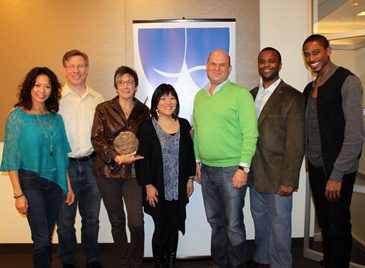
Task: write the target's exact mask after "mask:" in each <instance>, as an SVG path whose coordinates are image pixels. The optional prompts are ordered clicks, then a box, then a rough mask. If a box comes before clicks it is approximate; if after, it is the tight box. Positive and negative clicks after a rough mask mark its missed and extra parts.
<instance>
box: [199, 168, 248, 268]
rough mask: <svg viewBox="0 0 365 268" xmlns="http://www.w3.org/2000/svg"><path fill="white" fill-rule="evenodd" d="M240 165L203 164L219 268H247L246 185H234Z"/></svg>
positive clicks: (206, 203)
mask: <svg viewBox="0 0 365 268" xmlns="http://www.w3.org/2000/svg"><path fill="white" fill-rule="evenodd" d="M237 169H238V166H231V167H211V166H207V165H203V166H202V192H203V199H204V207H205V213H206V216H207V220H208V222H209V224H210V227H211V228H212V237H211V255H212V258H213V261H214V262H215V264H216V266H217V267H218V268H244V267H246V230H245V225H244V223H243V206H244V204H245V196H246V190H247V186H244V187H242V188H238V189H237V188H233V185H232V178H233V175H234V174H235V173H236V171H237Z"/></svg>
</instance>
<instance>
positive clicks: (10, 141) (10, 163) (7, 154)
mask: <svg viewBox="0 0 365 268" xmlns="http://www.w3.org/2000/svg"><path fill="white" fill-rule="evenodd" d="M19 109H20V108H19ZM21 122H22V120H21V118H20V117H19V115H18V112H16V110H15V111H12V112H11V113H10V114H9V116H8V119H7V120H6V127H5V139H4V148H3V156H2V161H1V168H0V170H1V171H11V170H18V169H19V168H20V166H21V164H20V162H21V160H22V154H21V153H20V152H19V151H20V149H19V145H20V143H19V142H20V135H21V132H22V131H21V125H22V124H21Z"/></svg>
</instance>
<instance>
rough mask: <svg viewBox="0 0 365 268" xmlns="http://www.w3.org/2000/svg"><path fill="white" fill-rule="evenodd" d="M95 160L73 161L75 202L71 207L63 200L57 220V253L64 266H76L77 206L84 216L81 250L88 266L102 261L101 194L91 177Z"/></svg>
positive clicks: (71, 173)
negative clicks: (100, 233)
mask: <svg viewBox="0 0 365 268" xmlns="http://www.w3.org/2000/svg"><path fill="white" fill-rule="evenodd" d="M94 161H95V157H93V158H91V159H89V160H87V161H85V162H76V161H70V166H69V168H68V174H69V177H70V182H71V186H72V190H73V192H74V194H75V202H74V203H73V204H72V205H71V206H68V205H67V204H65V203H64V201H65V200H66V199H65V198H66V197H64V198H63V200H62V204H61V208H60V213H59V215H58V219H57V226H58V227H57V234H58V241H59V242H58V243H59V247H58V253H59V256H60V260H61V263H62V264H75V265H76V264H77V259H76V257H75V253H76V251H77V249H78V245H77V240H76V230H75V227H74V225H75V217H76V211H77V205H78V206H79V213H80V216H81V224H82V227H81V247H82V254H83V257H84V260H85V262H86V263H88V262H92V261H95V260H97V259H98V258H99V244H98V235H99V212H100V200H101V197H100V192H99V189H98V186H97V184H96V178H95V176H94V175H93V174H92V168H93V165H94Z"/></svg>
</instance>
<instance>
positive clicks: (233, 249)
mask: <svg viewBox="0 0 365 268" xmlns="http://www.w3.org/2000/svg"><path fill="white" fill-rule="evenodd" d="M206 68H207V75H208V78H209V83H208V84H207V85H206V86H205V88H203V89H201V90H200V91H199V92H198V93H197V94H196V96H195V100H194V114H193V126H194V149H195V156H196V160H197V181H198V182H199V183H201V185H202V192H203V199H204V206H205V213H206V216H207V220H208V222H209V224H210V226H211V228H212V236H211V255H212V258H213V260H214V262H215V265H216V266H217V267H219V268H226V267H227V268H228V267H245V263H246V232H245V225H244V223H243V206H244V201H245V195H246V189H247V185H246V184H247V174H248V172H249V171H250V164H251V159H252V157H253V155H254V154H255V148H256V141H257V137H258V131H257V116H256V111H255V104H254V101H253V98H252V96H251V94H250V93H249V92H248V91H247V90H246V89H245V88H244V87H241V86H239V85H237V84H234V83H232V82H230V81H229V80H228V76H229V74H230V72H231V69H232V66H231V64H230V57H229V55H228V54H227V53H226V52H225V51H223V50H216V51H213V52H212V53H211V54H210V55H209V58H208V62H207V64H206Z"/></svg>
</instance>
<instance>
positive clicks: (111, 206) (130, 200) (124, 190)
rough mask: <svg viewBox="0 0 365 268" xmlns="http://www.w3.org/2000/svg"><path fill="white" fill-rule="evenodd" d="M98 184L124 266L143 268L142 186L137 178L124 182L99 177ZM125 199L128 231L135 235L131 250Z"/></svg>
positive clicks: (132, 238) (132, 239) (116, 247)
mask: <svg viewBox="0 0 365 268" xmlns="http://www.w3.org/2000/svg"><path fill="white" fill-rule="evenodd" d="M96 182H97V184H98V187H99V189H100V192H101V196H102V198H103V201H104V205H105V208H106V210H107V212H108V217H109V221H110V224H111V226H112V235H113V240H114V245H115V249H116V251H117V254H118V258H119V261H120V264H121V267H128V268H129V267H131V268H139V267H141V266H142V263H143V254H144V219H143V211H142V187H141V186H139V185H138V183H137V179H135V178H134V179H129V180H124V179H110V178H103V177H98V176H97V177H96ZM123 200H124V202H125V206H126V208H127V217H128V228H129V231H130V234H131V236H130V237H131V243H130V246H129V249H128V240H127V234H126V230H125V228H126V217H125V213H124V202H123Z"/></svg>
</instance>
